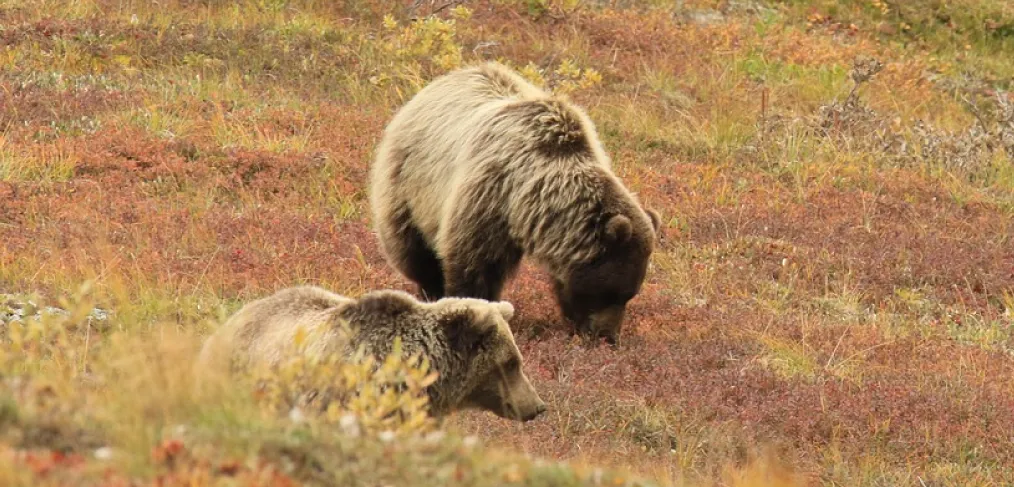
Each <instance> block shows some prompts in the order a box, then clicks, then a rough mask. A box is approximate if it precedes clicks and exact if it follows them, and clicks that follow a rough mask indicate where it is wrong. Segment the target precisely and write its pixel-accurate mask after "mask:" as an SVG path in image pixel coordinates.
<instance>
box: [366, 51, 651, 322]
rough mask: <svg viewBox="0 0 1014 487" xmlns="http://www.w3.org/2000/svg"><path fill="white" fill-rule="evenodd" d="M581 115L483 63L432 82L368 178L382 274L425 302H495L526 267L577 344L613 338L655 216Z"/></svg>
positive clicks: (393, 131) (636, 284)
mask: <svg viewBox="0 0 1014 487" xmlns="http://www.w3.org/2000/svg"><path fill="white" fill-rule="evenodd" d="M610 165H611V162H610V159H609V157H608V156H607V155H606V153H605V151H604V149H603V148H602V144H601V143H600V141H599V139H598V135H597V133H596V131H595V128H594V126H593V125H592V122H591V121H590V120H589V119H588V117H587V115H586V114H585V113H584V112H583V111H582V110H581V109H580V108H578V107H576V106H574V105H572V104H570V103H568V102H567V101H566V100H564V99H562V98H559V97H556V96H553V95H550V94H548V93H546V92H545V91H543V90H541V89H539V88H537V87H536V86H534V85H532V84H530V83H528V82H527V81H525V80H524V79H523V78H521V76H519V75H518V74H516V73H514V72H513V71H511V70H510V69H508V68H506V67H504V66H502V65H500V64H497V63H488V64H484V65H480V66H474V67H469V68H463V69H460V70H458V71H454V72H451V73H449V74H447V75H444V76H443V77H441V78H438V79H436V80H434V81H433V82H432V83H430V84H429V85H428V86H426V87H425V88H424V89H422V90H421V91H420V92H419V93H418V94H416V95H415V96H414V97H413V98H412V99H411V100H409V102H408V103H406V104H405V106H403V107H402V108H401V109H400V110H399V111H398V112H397V113H396V114H395V115H394V117H393V119H392V120H391V122H390V124H388V126H387V128H386V129H385V131H384V135H383V138H382V140H381V142H380V144H379V146H378V148H377V155H376V160H375V161H374V164H373V167H372V168H371V175H370V178H371V181H370V204H371V206H372V209H373V219H374V226H375V228H376V231H377V233H378V236H379V239H380V243H381V248H382V250H383V251H384V254H385V255H386V257H387V260H388V262H389V263H390V264H391V265H392V266H393V267H395V268H396V269H398V270H399V271H400V272H401V273H402V274H404V275H405V276H406V277H408V278H409V279H411V280H412V281H414V282H415V283H416V284H418V285H419V287H420V292H421V293H422V294H423V296H424V297H426V298H427V299H438V298H441V297H443V296H468V297H474V298H482V299H488V300H493V301H495V300H499V299H500V293H501V290H502V289H503V285H504V282H505V281H506V279H508V278H509V277H510V276H511V275H512V274H513V273H514V272H515V271H516V269H517V268H518V266H519V263H520V261H521V258H522V256H527V257H528V258H530V259H533V260H534V261H535V262H536V263H537V264H539V266H540V267H542V268H543V269H545V270H547V271H548V273H549V274H550V275H551V276H552V278H553V282H554V289H555V293H556V297H557V302H558V303H559V305H560V307H561V309H562V311H563V315H564V316H565V317H566V318H567V319H569V320H570V321H572V322H573V323H574V324H575V325H576V326H577V330H578V331H579V332H582V333H584V334H586V335H591V336H593V337H606V338H607V339H608V340H609V341H610V342H615V341H616V340H617V338H618V335H619V331H620V325H621V324H622V322H623V315H624V312H625V308H626V303H627V302H628V301H629V300H630V299H631V298H633V297H634V296H635V295H636V294H637V293H638V292H639V291H640V287H641V284H642V282H643V280H644V276H645V272H646V269H647V267H648V260H649V257H650V255H651V253H652V250H653V248H654V243H655V240H656V232H657V231H658V226H659V217H658V215H657V213H655V212H654V211H651V210H645V209H644V208H643V207H642V206H641V204H640V203H639V202H638V201H637V199H636V198H635V197H634V195H633V194H631V193H630V191H628V190H627V189H626V187H625V186H624V185H623V184H622V183H621V182H620V180H619V179H618V178H617V177H616V176H615V175H614V174H613V172H612V170H611V166H610Z"/></svg>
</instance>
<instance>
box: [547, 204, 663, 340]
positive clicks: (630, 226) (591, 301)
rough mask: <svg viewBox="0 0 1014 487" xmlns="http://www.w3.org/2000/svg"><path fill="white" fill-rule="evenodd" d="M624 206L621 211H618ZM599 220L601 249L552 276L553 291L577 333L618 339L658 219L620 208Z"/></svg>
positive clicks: (647, 211)
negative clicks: (588, 257) (590, 256)
mask: <svg viewBox="0 0 1014 487" xmlns="http://www.w3.org/2000/svg"><path fill="white" fill-rule="evenodd" d="M623 206H626V208H623ZM623 206H621V207H620V208H618V209H607V210H605V211H603V212H602V216H601V217H600V219H599V224H598V227H599V229H598V231H599V233H600V235H601V237H600V240H599V242H600V244H601V250H600V251H599V252H598V253H596V254H595V255H594V257H592V258H591V259H589V260H585V261H582V262H578V263H575V264H573V265H571V266H568V267H566V268H564V269H562V271H561V272H560V273H559V274H558V275H556V276H554V283H553V284H554V286H553V288H554V292H555V294H556V299H557V302H558V304H559V306H560V310H561V311H562V313H563V315H564V317H565V318H567V319H568V320H569V321H571V322H573V323H574V325H575V327H576V328H577V331H578V333H580V334H582V335H585V336H587V337H590V338H605V339H606V341H607V342H608V343H611V344H616V343H618V341H619V334H620V327H621V325H622V324H623V318H624V314H625V313H626V306H627V302H628V301H630V300H631V299H633V298H634V296H636V295H637V293H638V292H640V290H641V284H642V283H643V282H644V277H645V274H646V273H647V269H648V261H649V258H650V257H651V253H652V251H653V250H654V244H655V240H656V239H657V235H658V232H659V227H660V225H661V219H660V217H659V215H658V213H656V212H655V211H654V210H651V209H645V208H641V207H639V206H629V205H623Z"/></svg>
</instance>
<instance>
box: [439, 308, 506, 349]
mask: <svg viewBox="0 0 1014 487" xmlns="http://www.w3.org/2000/svg"><path fill="white" fill-rule="evenodd" d="M489 313H490V312H489V311H485V312H481V311H479V310H476V309H475V308H463V309H459V310H455V311H453V312H451V314H450V315H448V316H445V317H444V319H443V320H442V321H443V323H442V325H443V327H444V332H445V333H446V335H447V345H448V347H449V348H450V349H451V350H452V351H454V352H458V353H464V354H465V355H466V356H470V355H472V354H473V353H475V352H476V351H478V349H479V347H480V346H481V345H482V344H483V343H484V342H485V341H486V340H487V338H489V336H490V335H492V334H493V333H494V332H495V331H496V321H494V320H491V319H489V318H490V316H489Z"/></svg>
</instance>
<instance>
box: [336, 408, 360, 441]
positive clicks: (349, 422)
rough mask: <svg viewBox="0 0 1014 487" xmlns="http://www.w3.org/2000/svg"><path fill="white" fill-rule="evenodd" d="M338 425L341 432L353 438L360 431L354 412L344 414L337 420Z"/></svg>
mask: <svg viewBox="0 0 1014 487" xmlns="http://www.w3.org/2000/svg"><path fill="white" fill-rule="evenodd" d="M338 427H340V428H341V430H342V432H343V433H345V434H346V435H347V436H351V437H353V438H355V437H357V436H359V434H360V433H361V431H360V429H359V420H358V419H356V416H355V415H354V414H346V415H344V416H342V417H341V419H339V420H338Z"/></svg>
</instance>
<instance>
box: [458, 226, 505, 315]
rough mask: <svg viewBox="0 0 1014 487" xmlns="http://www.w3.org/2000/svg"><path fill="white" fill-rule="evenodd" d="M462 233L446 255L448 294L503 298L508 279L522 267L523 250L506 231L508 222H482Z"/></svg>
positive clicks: (492, 299) (490, 298)
mask: <svg viewBox="0 0 1014 487" xmlns="http://www.w3.org/2000/svg"><path fill="white" fill-rule="evenodd" d="M478 227H479V228H481V230H476V231H470V232H462V233H459V234H458V235H457V236H456V238H454V239H452V240H451V241H450V242H449V243H450V245H449V248H448V251H447V252H446V253H445V254H444V255H445V258H444V262H443V265H444V284H445V291H446V293H447V296H458V297H469V298H481V299H486V300H490V301H499V300H500V293H501V291H503V286H504V282H505V281H506V280H507V278H508V277H510V275H511V274H513V272H514V271H515V270H517V268H518V264H519V263H520V262H521V256H522V250H521V248H519V247H518V246H517V245H515V244H514V243H513V242H512V241H511V240H510V238H509V236H508V235H507V234H506V230H505V225H497V224H489V225H478Z"/></svg>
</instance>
